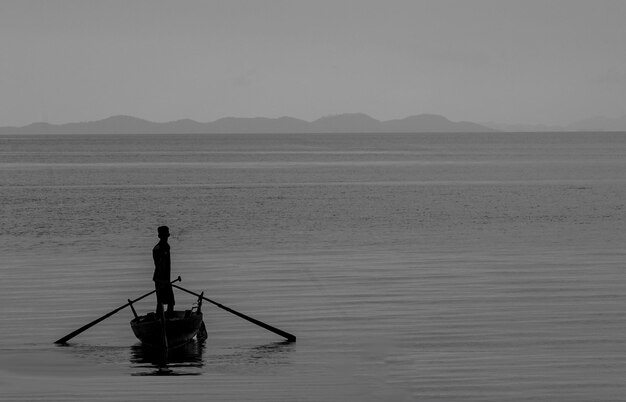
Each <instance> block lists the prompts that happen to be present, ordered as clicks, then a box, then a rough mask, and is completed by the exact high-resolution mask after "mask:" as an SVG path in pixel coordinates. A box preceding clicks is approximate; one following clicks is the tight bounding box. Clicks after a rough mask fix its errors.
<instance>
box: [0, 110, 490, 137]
mask: <svg viewBox="0 0 626 402" xmlns="http://www.w3.org/2000/svg"><path fill="white" fill-rule="evenodd" d="M489 131H494V130H493V129H492V128H489V127H487V126H484V125H480V124H476V123H471V122H465V121H464V122H453V121H450V120H448V119H446V118H445V117H443V116H439V115H433V114H421V115H418V116H410V117H407V118H405V119H398V120H388V121H379V120H376V119H374V118H372V117H370V116H368V115H366V114H362V113H351V114H340V115H335V116H327V117H322V118H320V119H318V120H315V121H312V122H308V121H305V120H300V119H295V118H293V117H280V118H276V119H271V118H265V117H254V118H239V117H225V118H222V119H219V120H215V121H213V122H209V123H199V122H197V121H194V120H188V119H185V120H177V121H172V122H167V123H155V122H151V121H147V120H143V119H138V118H136V117H131V116H113V117H109V118H107V119H104V120H98V121H91V122H82V123H68V124H60V125H55V124H49V123H34V124H30V125H28V126H23V127H0V134H5V135H6V134H231V133H241V134H248V133H383V132H396V133H412V132H415V133H423V132H489Z"/></svg>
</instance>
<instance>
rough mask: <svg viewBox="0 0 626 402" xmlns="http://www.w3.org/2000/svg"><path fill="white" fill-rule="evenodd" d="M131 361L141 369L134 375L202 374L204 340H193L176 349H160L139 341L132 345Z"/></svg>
mask: <svg viewBox="0 0 626 402" xmlns="http://www.w3.org/2000/svg"><path fill="white" fill-rule="evenodd" d="M130 350H131V358H130V362H131V364H132V365H133V368H135V369H138V370H139V371H138V372H136V373H133V374H132V375H133V376H151V375H156V376H159V375H175V376H179V375H200V372H199V371H198V370H199V369H201V368H202V366H204V362H203V360H202V353H203V352H204V342H201V341H198V340H195V339H194V340H192V341H191V342H187V343H186V344H184V345H182V346H180V347H178V348H175V349H159V348H153V347H150V346H146V345H144V344H142V343H138V344H136V345H134V346H132V347H131V349H130Z"/></svg>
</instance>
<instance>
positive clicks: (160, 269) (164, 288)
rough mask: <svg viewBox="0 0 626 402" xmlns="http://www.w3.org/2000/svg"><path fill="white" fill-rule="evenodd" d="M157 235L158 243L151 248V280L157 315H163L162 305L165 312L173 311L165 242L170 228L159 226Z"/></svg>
mask: <svg viewBox="0 0 626 402" xmlns="http://www.w3.org/2000/svg"><path fill="white" fill-rule="evenodd" d="M157 233H158V235H159V243H158V244H157V245H156V246H154V248H153V249H152V258H153V259H154V275H153V276H152V280H153V281H154V286H155V287H156V294H157V308H156V313H157V317H161V316H162V315H163V305H164V304H167V312H168V313H171V312H173V311H174V304H175V301H174V292H173V290H172V285H171V284H170V282H171V280H170V271H171V264H170V245H169V244H167V238H168V237H170V230H169V228H168V227H167V226H159V228H158V229H157Z"/></svg>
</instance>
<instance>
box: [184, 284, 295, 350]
mask: <svg viewBox="0 0 626 402" xmlns="http://www.w3.org/2000/svg"><path fill="white" fill-rule="evenodd" d="M172 286H173V287H175V288H176V289H180V290H182V291H184V292H187V293H189V294H192V295H194V296H196V297H199V298H202V299H204V300H206V301H208V302H209V303H213V304H215V305H216V306H217V307H219V308H221V309H222V310H226V311H228V312H229V313H232V314H235V315H236V316H237V317H241V318H243V319H244V320H247V321H250V322H251V323H253V324H256V325H258V326H259V327H261V328H265V329H267V330H268V331H271V332H273V333H275V334H277V335H280V336H282V337H283V338H285V339H287V340H288V341H289V342H295V341H296V336H295V335H292V334H290V333H289V332H285V331H283V330H281V329H278V328H275V327H272V326H271V325H268V324H266V323H264V322H261V321H259V320H256V319H254V318H252V317H248V316H247V315H245V314H243V313H240V312H239V311H235V310H233V309H231V308H228V307H226V306H224V305H222V304H220V303H218V302H216V301H213V300H211V299H207V298H206V297H204V296H202V295H199V294H198V293H195V292H192V291H191V290H187V289H185V288H183V287H180V286H177V285H172Z"/></svg>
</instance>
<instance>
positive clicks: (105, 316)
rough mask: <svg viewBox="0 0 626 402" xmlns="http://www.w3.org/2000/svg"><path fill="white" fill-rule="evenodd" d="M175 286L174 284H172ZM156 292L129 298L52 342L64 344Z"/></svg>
mask: <svg viewBox="0 0 626 402" xmlns="http://www.w3.org/2000/svg"><path fill="white" fill-rule="evenodd" d="M181 280H182V279H180V276H179V277H178V278H176V279H174V280H173V281H172V282H170V283H171V284H172V285H173V284H174V282H178V281H181ZM174 286H175V285H174ZM154 292H156V289H155V290H153V291H152V292H148V293H146V294H145V295H143V296H141V297H138V298H136V299H135V300H129V301H128V303H126V304H124V305H123V306H120V307H118V308H116V309H115V310H113V311H111V312H110V313H107V314H105V315H103V316H102V317H100V318H98V319H97V320H93V321H92V322H90V323H89V324H87V325H85V326H82V327H80V328H78V329H77V330H76V331H74V332H72V333H71V334H67V335H65V336H64V337H63V338H61V339H59V340H57V341H55V342H54V343H57V344H64V343H67V341H69V340H70V339H72V338H73V337H75V336H76V335H78V334H80V333H82V332H84V331H86V330H88V329H89V328H91V327H93V326H94V325H96V324H97V323H99V322H100V321H104V320H106V319H107V318H109V317H110V316H112V315H113V314H115V313H117V312H118V311H120V310H121V309H123V308H125V307H128V306H130V305H131V304H133V303H136V302H138V301H139V300H141V299H144V298H146V297H148V296H150V295H151V294H152V293H154Z"/></svg>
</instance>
